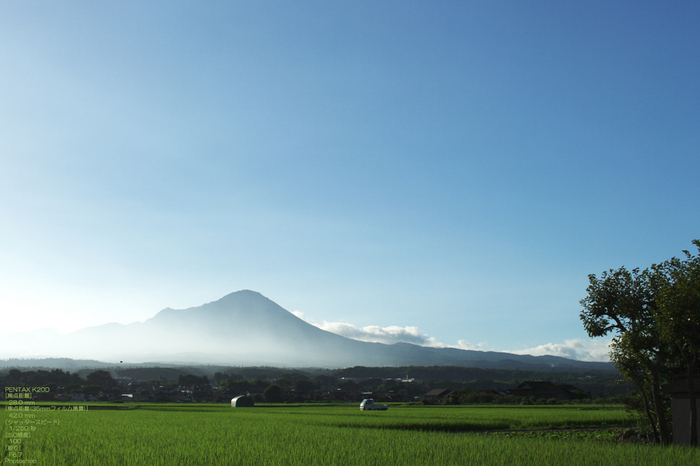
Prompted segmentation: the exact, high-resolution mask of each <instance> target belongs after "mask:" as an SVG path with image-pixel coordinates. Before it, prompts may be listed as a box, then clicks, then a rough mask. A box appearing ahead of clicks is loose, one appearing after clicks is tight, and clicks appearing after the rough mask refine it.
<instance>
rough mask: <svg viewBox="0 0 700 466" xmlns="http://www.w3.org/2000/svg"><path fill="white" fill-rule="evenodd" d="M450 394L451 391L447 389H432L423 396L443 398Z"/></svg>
mask: <svg viewBox="0 0 700 466" xmlns="http://www.w3.org/2000/svg"><path fill="white" fill-rule="evenodd" d="M450 393H452V390H450V389H449V388H434V389H432V390H430V391H429V392H428V393H426V394H425V395H423V396H434V397H438V398H440V397H443V396H447V395H449V394H450Z"/></svg>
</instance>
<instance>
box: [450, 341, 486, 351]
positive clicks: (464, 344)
mask: <svg viewBox="0 0 700 466" xmlns="http://www.w3.org/2000/svg"><path fill="white" fill-rule="evenodd" d="M457 344H458V345H459V348H461V349H466V350H472V351H486V348H485V346H486V343H485V342H483V341H482V342H481V343H477V344H476V345H474V344H471V343H469V342H468V341H467V340H459V341H458V342H457Z"/></svg>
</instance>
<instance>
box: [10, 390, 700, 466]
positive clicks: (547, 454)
mask: <svg viewBox="0 0 700 466" xmlns="http://www.w3.org/2000/svg"><path fill="white" fill-rule="evenodd" d="M104 407H114V405H111V406H108V405H88V409H87V410H86V411H56V410H53V411H51V410H49V411H43V410H30V411H6V410H3V416H2V418H3V425H2V459H3V464H37V465H100V466H102V465H120V466H121V465H239V464H240V465H383V464H387V465H394V464H396V465H450V464H459V465H465V464H467V465H468V464H474V465H542V464H562V465H611V464H612V465H615V464H619V465H631V464H634V465H652V464H653V465H684V466H686V465H696V464H697V465H700V450H699V449H691V448H689V447H658V446H646V445H639V444H621V443H619V442H616V441H614V440H613V439H614V437H615V436H616V435H617V434H618V433H619V432H620V428H624V427H625V426H630V425H632V423H633V420H632V419H631V417H630V415H629V414H627V413H626V412H625V411H623V410H621V409H610V407H606V408H602V407H596V406H580V407H576V406H546V407H545V406H522V407H520V406H511V407H495V406H493V407H492V406H482V407H480V406H476V407H475V406H469V407H467V406H455V407H447V406H445V407H443V406H398V405H397V406H391V407H390V408H389V410H388V411H383V412H382V411H378V412H361V411H360V410H359V409H358V406H357V405H355V404H353V405H347V406H342V405H341V406H321V405H301V406H289V405H278V406H260V407H255V408H236V409H233V408H230V407H229V406H227V405H205V404H201V405H198V404H190V405H163V404H143V405H129V409H120V410H114V409H109V410H108V409H100V408H104ZM3 408H4V407H3ZM20 415H21V416H20ZM571 429H576V430H574V431H572V430H571ZM593 429H596V430H593ZM513 431H519V432H522V433H519V432H513Z"/></svg>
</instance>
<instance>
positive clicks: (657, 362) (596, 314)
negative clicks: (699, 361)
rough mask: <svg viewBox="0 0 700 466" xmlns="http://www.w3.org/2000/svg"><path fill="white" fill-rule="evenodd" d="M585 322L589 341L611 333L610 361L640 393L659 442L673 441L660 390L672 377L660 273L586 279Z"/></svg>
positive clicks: (620, 273) (605, 274)
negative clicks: (664, 334) (661, 307)
mask: <svg viewBox="0 0 700 466" xmlns="http://www.w3.org/2000/svg"><path fill="white" fill-rule="evenodd" d="M588 280H589V282H590V285H589V286H588V288H586V291H587V292H588V296H586V297H585V298H584V299H582V300H581V302H580V303H581V306H582V307H583V309H584V310H583V311H582V312H581V315H580V317H581V320H582V321H583V325H584V328H585V329H586V331H587V332H588V335H589V336H591V337H600V336H605V335H608V334H610V333H613V334H614V336H613V339H612V344H611V345H610V359H611V360H612V361H613V363H615V366H616V367H617V369H618V370H619V371H620V373H621V374H622V375H623V376H624V377H625V378H626V379H628V380H630V381H631V382H632V383H633V384H634V385H635V387H636V388H637V390H638V392H639V394H640V396H641V397H642V400H643V406H644V414H645V415H646V417H647V419H648V421H649V424H650V425H651V428H652V431H653V434H654V438H655V440H656V441H657V442H658V441H661V442H662V443H669V442H670V438H671V437H670V429H669V422H668V419H667V418H668V415H667V411H668V409H667V400H665V399H664V395H663V393H662V391H661V386H662V384H663V383H665V382H666V378H667V375H668V362H669V358H670V355H669V351H668V348H667V346H666V345H665V344H664V343H663V342H662V339H661V328H660V325H659V321H658V312H657V299H658V295H659V289H660V285H661V283H662V280H661V277H660V274H659V273H658V268H656V267H652V269H651V270H650V269H647V270H644V271H643V272H640V271H639V269H634V270H632V271H628V270H627V269H626V268H625V267H621V268H619V269H617V270H610V271H608V272H603V273H602V274H601V276H600V278H598V277H596V276H595V275H594V274H591V275H589V276H588Z"/></svg>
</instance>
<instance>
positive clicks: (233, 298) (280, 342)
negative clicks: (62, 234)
mask: <svg viewBox="0 0 700 466" xmlns="http://www.w3.org/2000/svg"><path fill="white" fill-rule="evenodd" d="M2 340H6V339H4V338H3V339H2ZM2 340H0V341H2ZM50 340H53V341H50ZM47 341H49V345H50V347H49V348H41V347H37V346H36V345H32V347H33V352H30V353H26V354H19V355H18V354H11V355H10V356H9V357H68V358H73V359H98V360H107V361H110V360H111V361H129V362H133V363H137V362H146V361H153V362H155V361H158V362H162V363H172V362H175V361H177V362H178V363H198V362H206V363H207V364H217V363H220V364H231V365H248V366H250V365H269V366H280V367H282V366H286V367H328V368H333V367H352V366H358V365H360V366H363V365H364V366H404V365H428V366H430V365H455V366H463V367H483V368H496V367H509V368H527V369H539V370H545V369H549V370H556V368H565V369H566V370H571V369H572V368H581V369H582V370H583V369H585V368H590V369H596V370H599V369H603V370H607V369H609V370H614V368H613V366H612V364H610V363H594V362H583V361H575V360H571V359H565V358H561V357H558V356H532V355H517V354H511V353H501V352H494V351H475V350H466V349H459V348H435V347H423V346H418V345H415V344H411V343H405V342H399V343H395V344H392V345H387V344H383V343H371V342H363V341H358V340H353V339H350V338H346V337H343V336H341V335H337V334H335V333H331V332H328V331H326V330H323V329H320V328H318V327H316V326H314V325H311V324H309V323H308V322H305V321H304V320H302V319H300V318H298V317H297V316H295V315H294V314H292V313H291V312H289V311H287V310H286V309H284V308H282V307H281V306H280V305H278V304H277V303H275V302H274V301H272V300H271V299H269V298H267V297H265V296H264V295H262V294H261V293H259V292H257V291H253V290H240V291H236V292H233V293H229V294H227V295H225V296H223V297H222V298H220V299H218V300H215V301H211V302H209V303H205V304H202V305H201V306H196V307H190V308H186V309H172V308H169V307H168V308H165V309H162V310H161V311H159V312H158V313H156V315H154V316H153V317H151V318H149V319H147V320H145V321H144V322H133V323H131V324H118V323H109V324H104V325H99V326H94V327H86V328H84V329H80V330H77V331H75V332H72V333H69V334H65V335H64V334H56V335H54V338H47ZM3 343H7V341H5V342H3ZM4 346H7V345H0V349H1V350H2V352H3V353H5V348H4ZM42 351H43V352H42ZM0 357H8V356H7V355H2V356H0Z"/></svg>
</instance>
